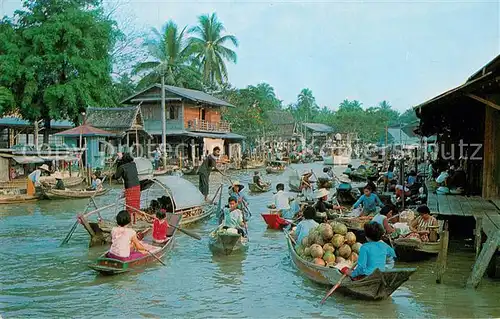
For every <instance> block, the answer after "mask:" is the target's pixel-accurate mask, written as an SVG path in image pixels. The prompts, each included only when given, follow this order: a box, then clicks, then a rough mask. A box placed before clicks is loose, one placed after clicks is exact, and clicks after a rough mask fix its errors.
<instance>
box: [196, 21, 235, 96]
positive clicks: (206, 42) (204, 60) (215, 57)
mask: <svg viewBox="0 0 500 319" xmlns="http://www.w3.org/2000/svg"><path fill="white" fill-rule="evenodd" d="M198 23H199V24H198V25H197V26H195V27H193V28H191V29H190V30H189V31H190V32H191V33H193V34H194V36H193V37H191V39H190V42H191V44H192V45H193V50H194V53H195V57H196V60H197V62H198V64H199V68H200V71H201V72H202V74H203V80H204V82H205V83H206V84H207V85H211V86H217V85H221V84H223V83H224V82H226V81H227V79H228V74H227V67H226V61H229V62H233V63H236V58H237V56H236V52H234V51H233V50H232V49H230V48H228V47H227V46H226V44H227V43H232V44H233V45H234V46H235V47H237V46H238V40H237V39H236V37H235V36H234V35H229V34H224V32H225V31H226V29H225V27H224V24H223V23H222V22H221V21H219V20H218V18H217V14H216V13H212V14H210V15H209V14H205V15H202V16H199V17H198Z"/></svg>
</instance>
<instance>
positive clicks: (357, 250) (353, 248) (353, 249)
mask: <svg viewBox="0 0 500 319" xmlns="http://www.w3.org/2000/svg"><path fill="white" fill-rule="evenodd" d="M351 248H352V251H353V252H355V253H356V254H359V249H360V248H361V243H354V244H353V245H352V246H351Z"/></svg>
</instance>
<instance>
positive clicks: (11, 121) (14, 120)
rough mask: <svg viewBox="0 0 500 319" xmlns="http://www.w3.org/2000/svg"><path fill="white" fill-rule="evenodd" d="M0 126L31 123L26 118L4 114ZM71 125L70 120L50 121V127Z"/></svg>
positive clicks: (22, 125)
mask: <svg viewBox="0 0 500 319" xmlns="http://www.w3.org/2000/svg"><path fill="white" fill-rule="evenodd" d="M0 126H19V127H28V126H33V123H31V122H30V121H28V120H23V119H22V118H19V117H15V116H6V117H2V118H0ZM73 126H74V124H73V122H71V121H55V120H51V121H50V127H51V128H71V127H73Z"/></svg>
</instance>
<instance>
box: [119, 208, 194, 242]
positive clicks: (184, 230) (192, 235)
mask: <svg viewBox="0 0 500 319" xmlns="http://www.w3.org/2000/svg"><path fill="white" fill-rule="evenodd" d="M125 206H126V207H129V208H132V209H133V210H135V211H137V212H139V213H141V214H143V215H144V216H146V217H149V218H151V216H150V215H149V214H147V213H145V212H143V211H142V210H140V209H137V208H135V207H132V206H129V205H127V204H125ZM168 226H169V227H174V228H175V229H177V230H179V231H180V232H183V233H184V234H186V235H188V236H189V237H192V238H194V239H197V240H201V236H200V235H198V234H197V233H195V232H192V231H189V230H186V229H184V228H180V227H178V226H175V225H172V224H168Z"/></svg>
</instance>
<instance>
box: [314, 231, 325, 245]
mask: <svg viewBox="0 0 500 319" xmlns="http://www.w3.org/2000/svg"><path fill="white" fill-rule="evenodd" d="M315 243H316V244H318V245H320V246H323V245H324V244H325V241H324V240H323V236H321V234H318V235H317V236H316V241H315Z"/></svg>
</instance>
